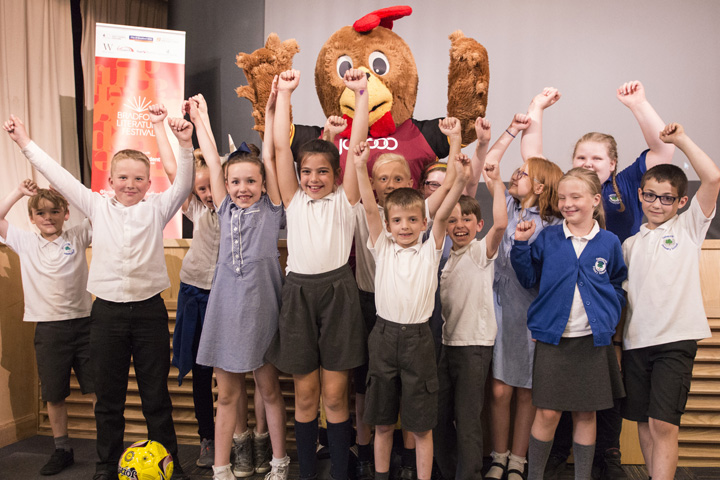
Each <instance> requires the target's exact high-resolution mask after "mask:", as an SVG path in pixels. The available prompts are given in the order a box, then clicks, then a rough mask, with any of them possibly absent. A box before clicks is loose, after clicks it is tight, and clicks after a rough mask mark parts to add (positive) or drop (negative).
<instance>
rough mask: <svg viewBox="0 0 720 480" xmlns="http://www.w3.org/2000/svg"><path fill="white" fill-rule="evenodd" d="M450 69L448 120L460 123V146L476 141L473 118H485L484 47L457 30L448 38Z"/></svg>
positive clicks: (487, 70) (486, 68)
mask: <svg viewBox="0 0 720 480" xmlns="http://www.w3.org/2000/svg"><path fill="white" fill-rule="evenodd" d="M449 38H450V68H449V70H448V104H447V111H448V116H449V117H455V118H457V119H458V120H460V122H461V123H462V140H463V144H465V145H467V144H469V143H472V142H473V141H475V139H476V138H477V135H476V133H475V119H476V118H477V117H484V116H485V108H486V107H487V94H488V85H489V84H490V68H489V66H488V55H487V50H485V47H483V46H482V45H480V44H479V43H478V42H477V41H475V40H474V39H472V38H469V37H466V36H465V35H464V34H463V33H462V32H461V31H460V30H457V31H455V32H453V33H452V34H451V35H450V37H449Z"/></svg>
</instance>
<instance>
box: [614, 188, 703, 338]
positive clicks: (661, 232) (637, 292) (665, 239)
mask: <svg viewBox="0 0 720 480" xmlns="http://www.w3.org/2000/svg"><path fill="white" fill-rule="evenodd" d="M714 216H715V212H714V211H713V213H712V215H711V216H710V218H708V217H706V216H705V214H704V213H703V211H702V209H701V208H700V204H699V203H698V202H697V199H696V198H693V199H692V200H691V201H690V207H689V208H688V209H687V210H686V211H685V212H683V213H681V214H680V215H676V216H674V217H673V218H671V219H670V220H668V221H667V222H665V223H663V224H662V225H660V226H658V227H657V228H655V229H654V230H650V229H648V228H647V226H646V225H642V226H641V227H640V231H639V232H638V233H637V234H635V235H634V236H632V237H630V238H628V239H627V240H625V242H624V243H623V246H622V249H623V255H624V257H625V264H626V265H627V267H628V278H627V280H625V282H623V288H624V289H625V291H627V293H628V306H627V317H626V321H625V329H624V331H623V348H624V349H625V350H631V349H634V348H644V347H650V346H653V345H662V344H665V343H671V342H678V341H681V340H701V339H703V338H708V337H710V336H711V333H710V326H709V325H708V321H707V316H706V315H705V308H704V306H703V298H702V290H701V287H700V251H701V248H702V243H703V240H704V239H705V234H706V233H707V231H708V228H709V227H710V222H711V221H712V218H713V217H714Z"/></svg>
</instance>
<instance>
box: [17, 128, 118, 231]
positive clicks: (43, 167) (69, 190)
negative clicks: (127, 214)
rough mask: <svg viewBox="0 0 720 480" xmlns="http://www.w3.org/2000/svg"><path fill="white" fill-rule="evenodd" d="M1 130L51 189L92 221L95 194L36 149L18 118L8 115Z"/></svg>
mask: <svg viewBox="0 0 720 480" xmlns="http://www.w3.org/2000/svg"><path fill="white" fill-rule="evenodd" d="M3 129H4V130H5V131H6V132H8V134H9V135H10V138H11V139H12V140H13V141H14V142H15V143H17V145H18V146H19V147H20V148H21V149H22V152H23V155H25V157H26V158H27V159H28V160H29V161H30V163H31V164H32V165H33V166H34V167H35V168H37V169H38V171H39V172H40V173H42V174H43V175H44V176H45V178H47V179H48V181H49V182H50V183H51V184H52V185H53V188H55V189H56V190H57V191H58V192H60V193H61V194H62V195H63V196H64V197H65V198H66V199H67V201H68V202H70V203H71V204H73V205H74V206H75V207H77V208H78V210H80V211H81V212H82V213H83V214H84V215H85V216H86V217H88V218H89V219H91V220H92V218H93V214H94V212H95V209H94V204H93V195H96V194H93V192H92V191H91V190H90V189H89V188H87V187H86V186H85V185H83V184H82V183H80V181H79V180H78V179H77V178H75V177H73V175H72V174H71V173H70V172H68V171H67V170H65V169H64V168H63V167H62V166H61V165H60V164H59V163H57V162H56V161H55V160H53V159H52V158H50V156H49V155H48V154H47V153H45V152H44V151H43V150H42V149H41V148H40V147H38V146H37V145H36V144H35V143H34V142H33V141H32V140H31V139H30V137H29V136H28V133H27V130H26V129H25V124H24V123H23V122H22V120H20V119H19V118H18V117H16V116H15V115H10V118H9V119H8V120H7V121H6V122H5V123H4V124H3ZM108 173H109V172H108Z"/></svg>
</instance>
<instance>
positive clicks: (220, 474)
mask: <svg viewBox="0 0 720 480" xmlns="http://www.w3.org/2000/svg"><path fill="white" fill-rule="evenodd" d="M212 469H213V477H212V478H213V480H236V478H235V475H233V473H232V470H231V469H230V465H224V466H222V467H212Z"/></svg>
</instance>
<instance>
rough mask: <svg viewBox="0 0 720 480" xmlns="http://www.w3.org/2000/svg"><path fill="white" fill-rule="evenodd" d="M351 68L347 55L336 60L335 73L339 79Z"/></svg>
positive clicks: (350, 61)
mask: <svg viewBox="0 0 720 480" xmlns="http://www.w3.org/2000/svg"><path fill="white" fill-rule="evenodd" d="M351 68H353V62H352V58H350V56H349V55H343V56H342V57H340V58H338V59H337V73H338V75H340V78H343V77H344V76H345V72H347V71H348V70H350V69H351Z"/></svg>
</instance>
